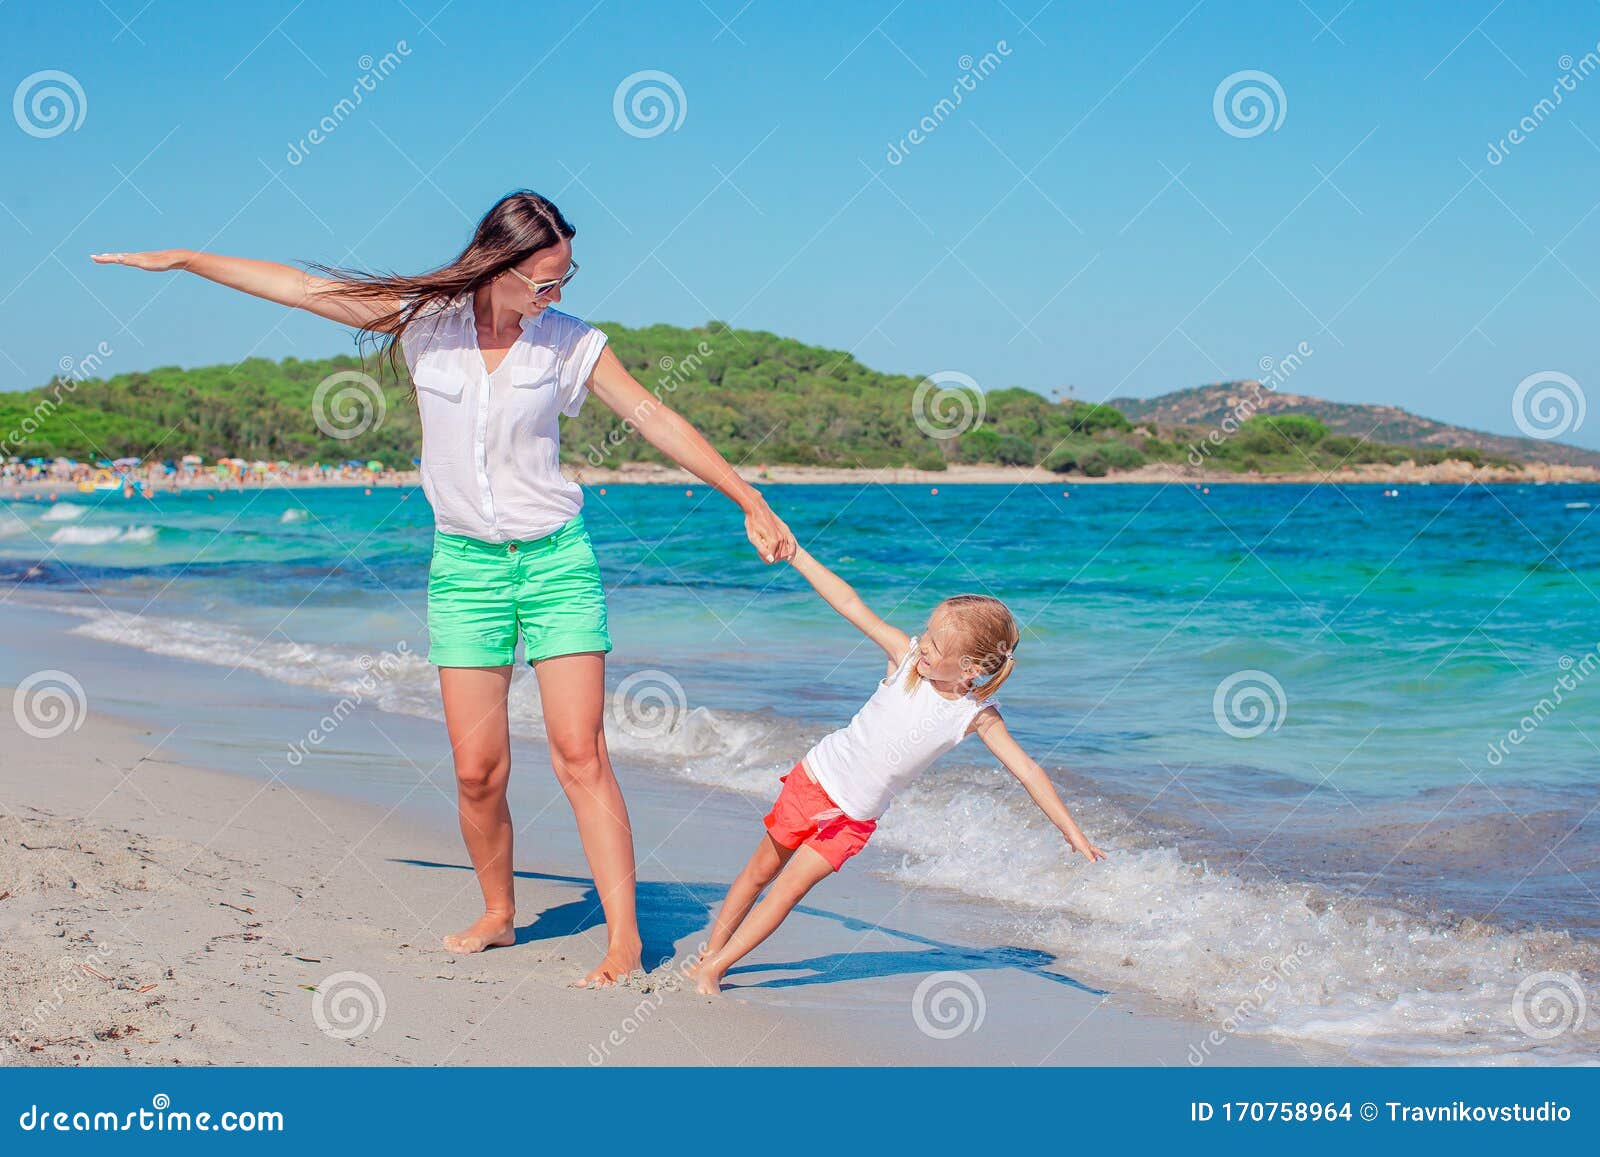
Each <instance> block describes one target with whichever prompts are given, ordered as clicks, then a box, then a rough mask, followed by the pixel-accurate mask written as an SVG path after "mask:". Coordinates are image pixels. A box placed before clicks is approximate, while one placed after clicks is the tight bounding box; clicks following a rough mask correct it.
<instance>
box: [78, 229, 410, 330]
mask: <svg viewBox="0 0 1600 1157" xmlns="http://www.w3.org/2000/svg"><path fill="white" fill-rule="evenodd" d="M92 259H93V260H94V261H95V262H97V263H99V264H101V265H126V266H128V267H129V268H131V269H148V270H151V271H152V272H157V273H161V272H166V271H168V270H178V269H181V270H185V271H187V272H189V273H193V274H195V275H196V276H198V277H204V278H205V279H206V280H207V281H215V282H216V283H217V284H218V285H226V286H227V287H228V288H229V289H237V290H239V291H240V292H241V293H248V294H250V295H251V296H252V297H262V298H265V299H266V300H268V301H275V302H277V303H278V304H279V305H287V306H288V307H289V308H291V309H303V310H305V311H306V312H308V313H314V314H316V315H317V316H318V317H325V318H328V319H329V320H330V321H337V322H342V323H343V324H345V325H353V326H356V327H357V328H358V329H367V328H370V326H371V324H372V322H373V321H375V320H377V319H378V318H380V317H384V316H387V315H388V314H391V313H393V312H395V311H396V310H397V309H399V308H400V306H401V304H402V302H401V301H400V299H399V298H398V297H396V298H392V299H386V298H371V297H361V298H356V297H351V296H349V295H347V294H342V293H340V292H339V290H340V289H341V288H342V287H343V285H344V283H343V282H340V281H336V280H334V279H333V278H331V277H318V276H317V275H315V274H312V273H307V272H306V271H305V270H303V269H296V268H295V267H294V266H292V265H280V264H278V263H277V262H276V261H255V260H252V259H251V258H248V257H224V256H223V255H222V254H220V253H200V252H198V251H196V250H194V249H153V250H150V251H149V252H145V253H96V254H94V255H93V258H92Z"/></svg>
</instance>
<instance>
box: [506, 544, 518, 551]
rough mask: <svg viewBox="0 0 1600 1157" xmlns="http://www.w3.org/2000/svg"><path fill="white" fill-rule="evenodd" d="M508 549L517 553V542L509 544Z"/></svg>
mask: <svg viewBox="0 0 1600 1157" xmlns="http://www.w3.org/2000/svg"><path fill="white" fill-rule="evenodd" d="M506 550H507V551H509V552H510V553H511V554H516V553H517V544H516V543H514V542H513V543H511V544H509V545H508V546H507V547H506Z"/></svg>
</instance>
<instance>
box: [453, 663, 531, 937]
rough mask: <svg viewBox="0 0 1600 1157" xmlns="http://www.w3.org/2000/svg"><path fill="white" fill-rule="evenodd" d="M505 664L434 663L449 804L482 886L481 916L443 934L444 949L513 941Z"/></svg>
mask: <svg viewBox="0 0 1600 1157" xmlns="http://www.w3.org/2000/svg"><path fill="white" fill-rule="evenodd" d="M510 687H511V668H510V667H440V668H439V692H440V696H441V697H442V698H443V700H444V721H445V727H446V729H447V730H448V731H449V733H450V751H451V753H452V754H453V755H454V757H455V766H456V810H457V814H458V816H459V818H460V821H461V838H462V839H463V840H465V841H466V844H467V855H468V856H469V857H470V858H471V860H472V870H473V871H474V872H476V873H477V876H478V887H479V888H480V889H481V890H482V891H483V915H482V916H481V917H479V919H478V920H477V921H475V922H474V923H473V924H472V925H471V926H470V927H468V928H465V929H463V930H462V931H460V932H456V933H453V934H452V935H449V936H446V937H445V938H444V946H445V948H446V949H447V950H448V951H450V952H457V953H467V952H482V951H483V950H484V949H485V948H493V947H504V946H506V945H508V944H513V943H515V942H516V928H515V921H516V915H517V901H516V890H515V886H514V883H513V880H512V875H511V845H512V835H513V832H512V827H511V809H510V808H509V807H508V806H507V804H506V785H507V784H508V783H509V782H510V779H511V731H510V725H509V722H508V719H507V714H506V693H507V691H508V690H509V689H510Z"/></svg>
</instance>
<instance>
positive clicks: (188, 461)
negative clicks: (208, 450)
mask: <svg viewBox="0 0 1600 1157" xmlns="http://www.w3.org/2000/svg"><path fill="white" fill-rule="evenodd" d="M179 461H180V462H182V463H183V464H184V465H185V466H198V465H200V463H202V462H204V461H205V459H204V458H202V457H201V456H200V455H199V454H185V455H184V456H183V457H182V458H180V459H179Z"/></svg>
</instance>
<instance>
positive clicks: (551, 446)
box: [400, 293, 606, 542]
mask: <svg viewBox="0 0 1600 1157" xmlns="http://www.w3.org/2000/svg"><path fill="white" fill-rule="evenodd" d="M605 344H606V335H605V334H604V333H602V332H601V331H599V330H598V329H595V328H594V327H593V326H591V325H589V324H588V323H587V322H583V321H580V320H578V319H577V318H575V317H573V316H571V315H570V314H565V313H562V312H560V311H559V310H555V309H549V308H546V309H543V310H541V311H540V312H539V313H537V314H535V315H534V316H532V317H528V318H524V319H523V321H522V333H521V335H520V336H519V337H518V338H517V342H516V344H515V345H513V346H512V347H511V349H509V350H508V351H507V352H506V356H505V360H504V361H502V362H501V363H500V364H499V365H498V366H496V367H495V370H494V373H492V374H491V373H489V372H488V371H487V369H486V368H485V366H484V361H483V354H482V352H481V351H480V350H479V349H478V331H477V321H476V319H475V317H474V314H473V308H472V295H471V294H470V293H464V294H462V295H461V296H460V297H457V298H455V299H453V300H452V301H450V302H448V303H446V304H445V305H443V306H441V307H440V308H438V309H434V310H430V311H429V312H428V313H426V314H425V315H423V316H422V317H419V318H418V319H417V320H416V321H415V322H414V323H413V324H412V325H410V326H409V327H407V329H406V333H405V337H404V338H403V339H402V340H401V343H400V345H401V349H402V350H403V352H404V353H405V358H406V364H407V366H409V367H410V370H411V380H412V382H413V383H415V385H416V387H417V409H418V413H419V415H420V417H421V421H422V490H423V493H424V494H426V495H427V497H428V504H429V505H430V506H432V507H433V519H434V525H435V526H436V527H437V528H438V529H439V530H441V531H443V532H444V533H445V534H460V535H465V536H466V537H468V538H476V539H479V540H480V541H483V542H525V541H528V540H530V539H535V538H543V537H544V536H545V535H547V534H551V533H553V532H555V531H556V530H559V529H560V528H561V527H562V526H564V525H565V524H566V523H568V522H570V521H571V520H572V519H573V518H575V517H577V515H578V513H579V512H580V511H581V510H582V509H583V491H582V490H581V489H580V488H579V487H578V486H576V485H575V484H573V483H571V482H569V481H567V479H566V478H565V477H564V476H563V475H562V473H561V426H560V417H561V415H562V414H566V415H567V416H569V417H573V416H576V415H577V413H578V410H579V409H580V408H581V407H582V406H583V400H584V398H586V397H587V396H588V393H589V391H588V389H587V385H588V381H589V375H590V373H592V372H593V370H594V366H595V362H597V361H598V360H599V358H600V353H601V351H602V350H604V349H605Z"/></svg>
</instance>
